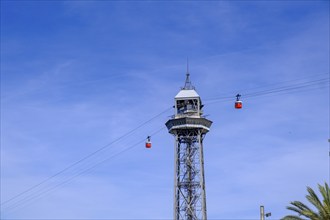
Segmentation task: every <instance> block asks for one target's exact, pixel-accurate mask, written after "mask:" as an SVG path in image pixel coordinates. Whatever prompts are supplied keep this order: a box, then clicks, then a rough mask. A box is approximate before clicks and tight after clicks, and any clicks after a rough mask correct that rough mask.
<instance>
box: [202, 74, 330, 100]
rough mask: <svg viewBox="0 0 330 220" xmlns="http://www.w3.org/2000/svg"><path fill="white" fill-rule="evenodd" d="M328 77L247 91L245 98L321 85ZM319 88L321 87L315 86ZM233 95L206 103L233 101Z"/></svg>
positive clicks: (326, 81)
mask: <svg viewBox="0 0 330 220" xmlns="http://www.w3.org/2000/svg"><path fill="white" fill-rule="evenodd" d="M329 82H330V81H329V79H328V78H323V79H318V80H313V81H308V82H303V83H298V84H292V85H287V86H281V87H277V88H272V89H267V90H261V91H257V92H254V93H247V94H245V95H244V93H242V94H243V95H244V98H251V97H257V96H263V95H268V94H273V93H282V92H288V91H293V90H302V89H305V88H308V87H312V86H316V85H321V86H322V84H325V83H329ZM315 89H319V88H315ZM232 100H233V96H228V97H225V96H223V97H219V98H213V99H206V101H205V103H207V104H213V103H217V102H222V101H223V102H225V101H232Z"/></svg>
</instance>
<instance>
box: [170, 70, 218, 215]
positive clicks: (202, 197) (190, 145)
mask: <svg viewBox="0 0 330 220" xmlns="http://www.w3.org/2000/svg"><path fill="white" fill-rule="evenodd" d="M174 99H175V105H174V108H175V114H174V116H173V118H172V119H170V120H168V121H167V122H166V127H167V129H168V131H169V133H170V134H172V135H173V136H174V138H175V146H174V151H175V161H174V166H175V167H174V204H173V208H174V218H173V219H175V220H183V219H184V220H197V219H203V220H206V219H207V213H206V194H205V177H204V156H203V139H204V137H205V134H206V133H207V132H208V131H209V129H210V127H211V124H212V121H210V120H208V119H206V118H204V117H203V116H202V115H203V111H202V108H203V105H202V101H201V98H200V96H199V95H198V94H197V92H196V91H195V88H194V87H193V86H192V84H191V82H190V75H189V73H187V75H186V81H185V85H184V87H183V88H182V89H181V90H180V91H179V93H178V94H177V95H176V96H175V98H174Z"/></svg>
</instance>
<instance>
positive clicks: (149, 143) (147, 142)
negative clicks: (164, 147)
mask: <svg viewBox="0 0 330 220" xmlns="http://www.w3.org/2000/svg"><path fill="white" fill-rule="evenodd" d="M146 148H151V141H150V136H148V137H147V141H146Z"/></svg>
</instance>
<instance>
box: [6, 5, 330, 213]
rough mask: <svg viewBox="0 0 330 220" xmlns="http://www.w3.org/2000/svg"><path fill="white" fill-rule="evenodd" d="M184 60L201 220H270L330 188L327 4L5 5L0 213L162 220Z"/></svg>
mask: <svg viewBox="0 0 330 220" xmlns="http://www.w3.org/2000/svg"><path fill="white" fill-rule="evenodd" d="M187 57H189V69H190V73H191V80H192V83H193V84H194V86H195V87H196V89H197V92H198V93H199V94H200V95H201V98H202V100H203V101H204V103H205V108H204V110H205V114H207V115H208V118H209V119H210V120H212V121H213V125H212V129H211V131H210V132H209V134H207V136H206V138H205V141H204V147H205V148H204V153H205V155H204V156H205V178H206V196H207V208H208V217H209V219H258V218H259V206H260V205H264V206H265V209H266V212H272V217H271V219H279V218H281V217H283V216H284V215H286V214H288V213H289V212H288V211H286V209H285V207H286V206H287V205H288V204H289V202H290V201H293V200H302V201H305V199H304V195H305V194H306V186H311V187H313V188H315V189H316V187H317V184H318V183H321V184H322V183H324V182H325V181H327V182H328V183H329V153H328V152H329V143H328V141H327V140H328V138H329V81H328V80H329V2H328V1H203V2H202V1H136V2H135V1H134V2H133V1H1V201H2V202H6V203H5V204H3V205H2V206H1V217H2V218H3V219H23V218H25V219H26V218H28V219H47V218H49V219H50V218H51V219H70V218H71V219H100V218H101V219H102V218H104V219H171V218H172V212H173V210H172V203H173V175H174V173H173V171H174V167H173V166H174V161H173V154H174V152H173V145H174V140H173V137H172V136H171V135H170V134H168V133H167V131H166V129H165V126H164V124H165V122H166V121H167V120H168V119H169V117H170V116H171V115H172V114H173V111H172V110H171V109H170V108H171V106H172V105H173V99H174V96H175V95H176V94H177V92H178V91H179V89H180V87H182V86H183V84H184V79H185V73H186V62H187V61H186V60H187ZM313 80H320V83H316V84H315V85H313V86H306V87H303V88H302V89H299V90H285V91H284V92H278V93H274V92H271V93H266V92H262V91H265V90H269V89H275V90H276V89H278V88H281V87H286V88H292V86H293V85H296V84H299V85H306V84H304V83H307V84H308V83H309V82H311V81H313ZM308 85H309V84H308ZM260 91H261V95H255V96H253V95H252V96H250V97H249V96H248V94H252V93H254V92H260ZM237 93H241V94H242V100H243V104H244V108H243V109H242V110H239V111H238V110H235V109H234V108H233V102H234V99H235V95H236V94H237ZM244 95H245V96H246V97H244ZM221 97H232V100H229V99H222V98H221ZM160 113H162V114H160ZM159 114H160V115H159ZM154 116H157V117H155V118H154V119H153V120H151V121H149V119H152V118H153V117H154ZM145 122H147V123H146V124H145V125H144V126H141V127H139V126H140V125H142V124H143V123H145ZM137 127H139V128H138V129H136V130H134V131H133V132H130V131H132V130H133V129H134V128H137ZM162 128H163V129H162ZM160 129H161V130H160ZM129 132H130V133H129ZM153 133H156V134H155V135H154V136H153V137H152V143H153V148H152V149H151V150H147V149H145V148H144V144H143V140H144V139H145V138H146V136H148V135H150V134H153ZM123 135H125V136H124V137H123V138H121V139H119V140H118V138H120V137H122V136H123ZM115 140H118V141H116V142H114V141H115ZM113 142H114V143H113ZM111 143H112V144H111ZM105 146H107V147H105ZM102 147H104V150H102V151H100V152H98V153H95V154H93V155H92V156H91V157H89V158H87V159H85V160H84V161H82V162H81V163H78V164H76V166H72V167H71V168H69V169H66V168H68V167H69V166H70V165H71V164H73V163H75V162H77V161H79V160H81V159H82V158H84V157H86V156H87V155H91V153H93V152H96V151H97V150H98V149H100V148H102ZM125 149H127V150H126V151H124V152H122V151H123V150H125ZM121 152H122V153H121ZM118 153H119V154H118ZM102 161H105V162H103V163H100V162H102ZM96 165H97V166H96ZM91 167H93V169H90V168H91ZM64 169H66V170H64ZM60 171H61V173H60V174H59V175H56V176H54V177H53V178H51V179H49V178H50V177H52V176H53V175H54V174H56V173H58V172H60ZM62 171H63V172H62ZM85 171H88V172H85ZM82 172H85V173H82ZM73 177H74V178H73ZM47 179H48V181H45V180H47ZM43 181H45V182H44V183H42V182H43ZM39 183H42V184H40V185H38V184H39ZM36 185H38V186H37V187H35V188H33V189H31V187H33V186H36ZM27 189H31V190H29V191H28V192H26V193H24V194H22V195H20V196H18V197H15V196H16V195H18V194H20V193H22V192H24V191H26V190H27ZM7 201H8V202H7Z"/></svg>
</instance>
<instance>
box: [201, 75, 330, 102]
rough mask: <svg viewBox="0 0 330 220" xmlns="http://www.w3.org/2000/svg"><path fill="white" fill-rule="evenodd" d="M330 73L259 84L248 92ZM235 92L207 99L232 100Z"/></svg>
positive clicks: (242, 92)
mask: <svg viewBox="0 0 330 220" xmlns="http://www.w3.org/2000/svg"><path fill="white" fill-rule="evenodd" d="M328 74H329V73H322V74H316V75H313V76H305V77H301V78H296V79H293V80H287V81H281V82H276V83H271V84H267V85H264V86H258V87H255V88H252V89H248V91H247V92H249V91H251V90H259V89H262V88H272V87H274V86H276V85H285V84H286V83H291V82H301V80H303V79H310V78H314V79H315V76H324V75H328ZM305 82H309V81H305ZM291 85H292V84H288V85H287V86H291ZM275 88H277V87H275ZM233 93H235V92H230V93H224V94H223V96H222V97H215V98H208V99H205V101H213V100H215V101H217V100H227V99H228V100H232V99H233V96H232V94H233ZM236 93H237V92H236ZM240 93H241V94H245V93H246V92H245V91H244V90H243V91H241V90H240Z"/></svg>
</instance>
